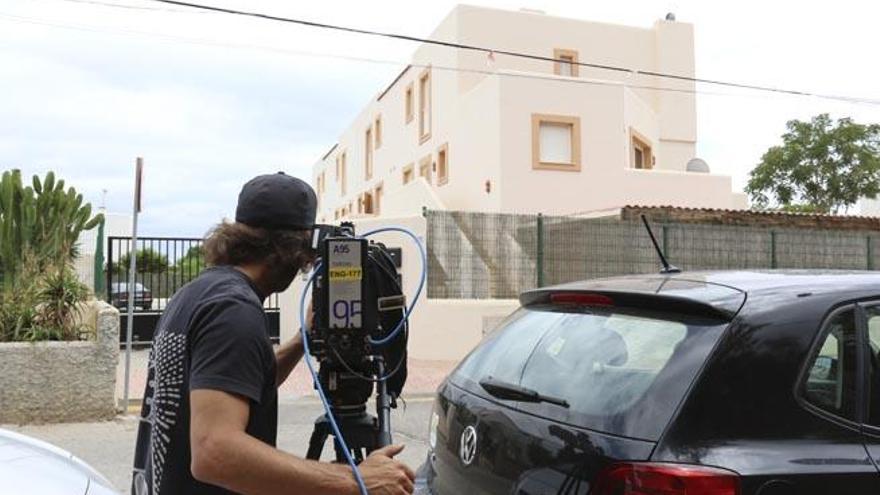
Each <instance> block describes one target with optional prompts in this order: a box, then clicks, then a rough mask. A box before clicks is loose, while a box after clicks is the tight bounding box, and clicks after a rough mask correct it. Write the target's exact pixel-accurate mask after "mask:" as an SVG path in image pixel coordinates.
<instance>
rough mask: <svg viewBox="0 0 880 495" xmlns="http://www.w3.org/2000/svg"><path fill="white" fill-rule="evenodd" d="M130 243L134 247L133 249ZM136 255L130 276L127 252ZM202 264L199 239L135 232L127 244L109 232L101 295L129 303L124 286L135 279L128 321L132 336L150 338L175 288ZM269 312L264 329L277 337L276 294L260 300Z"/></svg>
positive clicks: (125, 305) (116, 303) (116, 302)
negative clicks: (134, 238)
mask: <svg viewBox="0 0 880 495" xmlns="http://www.w3.org/2000/svg"><path fill="white" fill-rule="evenodd" d="M133 248H134V249H133ZM133 251H134V252H135V253H136V254H135V255H134V256H136V258H135V260H136V265H137V266H136V270H135V274H134V277H133V278H132V277H130V276H129V263H130V260H131V256H132V254H131V253H132V252H133ZM205 268H206V265H205V258H204V255H203V252H202V239H199V238H183V237H138V239H137V245H136V246H132V239H131V238H130V237H112V236H111V237H109V238H108V244H107V265H106V267H105V271H104V273H105V278H106V284H105V292H104V297H105V298H106V301H107V302H108V303H110V304H112V305H113V306H116V307H117V308H119V310H120V311H123V312H124V311H126V310H127V309H128V287H129V284H136V285H135V297H134V314H135V321H134V325H133V330H132V332H133V334H134V340H135V341H137V342H149V341H151V340H152V335H153V331H154V330H155V325H156V322H157V321H158V319H159V316H161V314H162V311H164V309H165V307H166V306H167V305H168V301H169V300H170V299H171V296H173V295H174V293H175V292H177V290H178V289H180V288H181V287H183V286H184V285H186V284H187V283H188V282H190V281H191V280H193V279H194V278H196V277H197V276H198V275H199V274H200V273H201V272H202V270H204V269H205ZM264 309H265V310H266V313H267V316H268V318H269V327H270V328H269V331H270V334H271V336H272V338H274V339H276V340H277V337H278V327H279V319H280V316H279V311H280V306H279V299H278V294H274V295H272V296H270V297H269V298H268V299H266V301H265V303H264ZM121 323H122V328H121V329H120V330H121V332H120V337H122V338H123V339H124V336H125V335H126V331H127V326H126V325H127V321H126V319H125V318H121Z"/></svg>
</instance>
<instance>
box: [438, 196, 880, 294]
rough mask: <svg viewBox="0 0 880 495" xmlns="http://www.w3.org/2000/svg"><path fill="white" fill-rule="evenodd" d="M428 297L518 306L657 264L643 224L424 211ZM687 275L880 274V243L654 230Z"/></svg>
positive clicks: (696, 228) (870, 235) (667, 227)
mask: <svg viewBox="0 0 880 495" xmlns="http://www.w3.org/2000/svg"><path fill="white" fill-rule="evenodd" d="M426 217H427V247H428V258H429V267H428V268H429V270H428V297H432V298H451V299H487V298H515V297H517V296H518V295H519V293H520V292H522V291H523V290H527V289H531V288H534V287H540V286H545V285H554V284H559V283H564V282H572V281H576V280H584V279H590V278H597V277H606V276H613V275H624V274H633V273H654V272H656V271H657V270H658V269H659V260H658V259H657V255H656V253H655V252H654V249H653V247H652V245H651V241H650V239H649V238H648V235H647V233H646V232H645V228H644V226H643V225H642V224H641V222H638V221H621V220H617V219H608V218H602V219H596V218H592V219H589V218H573V217H562V216H542V215H512V214H487V213H472V212H454V211H427V212H426ZM653 228H654V230H655V234H656V235H657V237H658V242H660V244H661V246H662V247H663V249H664V252H665V253H666V255H667V257H668V258H669V260H670V262H672V263H673V264H675V265H676V266H678V267H680V268H682V269H685V270H710V269H766V268H826V269H855V270H873V269H874V268H875V267H877V266H880V258H878V253H877V252H876V251H878V250H877V249H874V246H875V245H877V243H878V241H880V233H878V232H874V231H838V230H810V229H777V228H773V229H771V228H762V227H741V226H726V225H698V224H684V223H655V224H653Z"/></svg>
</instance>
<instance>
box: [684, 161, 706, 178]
mask: <svg viewBox="0 0 880 495" xmlns="http://www.w3.org/2000/svg"><path fill="white" fill-rule="evenodd" d="M687 171H688V172H696V173H698V174H708V173H709V164H708V163H706V160H703V159H702V158H691V159H690V161H688V162H687Z"/></svg>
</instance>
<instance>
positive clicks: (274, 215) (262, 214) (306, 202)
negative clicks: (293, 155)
mask: <svg viewBox="0 0 880 495" xmlns="http://www.w3.org/2000/svg"><path fill="white" fill-rule="evenodd" d="M317 209H318V197H317V196H316V195H315V190H314V189H312V186H310V185H308V184H307V183H306V182H304V181H302V180H300V179H297V178H296V177H291V176H289V175H287V174H285V173H284V172H278V173H277V174H267V175H258V176H257V177H254V178H253V179H251V180H250V181H248V183H247V184H245V185H244V187H242V188H241V193H239V195H238V207H237V208H236V209H235V221H236V222H239V223H243V224H246V225H250V226H251V227H261V228H266V229H311V228H312V227H314V225H315V214H316V212H317Z"/></svg>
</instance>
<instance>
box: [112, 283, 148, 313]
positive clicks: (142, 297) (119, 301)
mask: <svg viewBox="0 0 880 495" xmlns="http://www.w3.org/2000/svg"><path fill="white" fill-rule="evenodd" d="M128 292H129V285H128V282H116V283H113V284H110V304H112V305H113V306H116V307H117V308H119V309H127V308H128ZM152 307H153V294H152V293H151V292H150V289H148V288H146V287H144V286H143V284H141V283H139V282H135V283H134V308H135V309H143V310H149V309H152Z"/></svg>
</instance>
